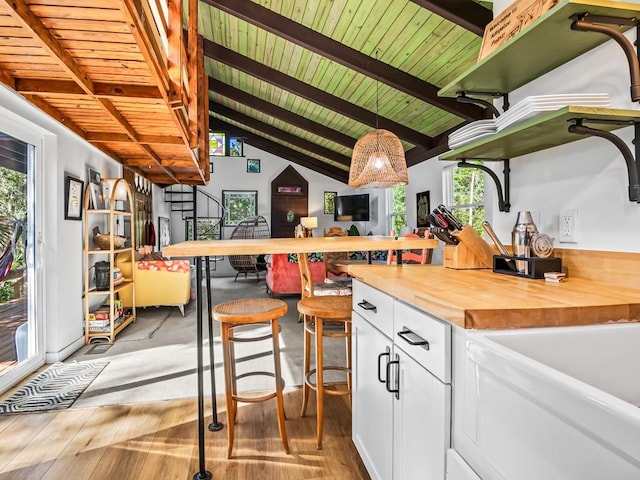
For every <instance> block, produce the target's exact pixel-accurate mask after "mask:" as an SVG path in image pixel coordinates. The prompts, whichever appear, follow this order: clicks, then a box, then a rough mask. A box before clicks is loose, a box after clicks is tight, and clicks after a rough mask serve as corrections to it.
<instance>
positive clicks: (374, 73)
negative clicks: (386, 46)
mask: <svg viewBox="0 0 640 480" xmlns="http://www.w3.org/2000/svg"><path fill="white" fill-rule="evenodd" d="M377 63H378V50H377V49H376V63H374V64H373V76H374V77H375V79H376V130H378V86H379V84H380V82H378V74H377V73H376V65H377Z"/></svg>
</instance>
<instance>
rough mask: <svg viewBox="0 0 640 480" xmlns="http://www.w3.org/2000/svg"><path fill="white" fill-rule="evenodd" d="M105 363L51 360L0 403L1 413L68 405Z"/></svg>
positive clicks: (71, 403)
mask: <svg viewBox="0 0 640 480" xmlns="http://www.w3.org/2000/svg"><path fill="white" fill-rule="evenodd" d="M108 363H109V362H87V363H77V362H73V363H61V362H59V363H54V364H53V365H51V366H50V367H49V368H47V369H46V370H44V371H43V372H41V373H39V374H38V375H37V376H36V377H34V378H32V379H31V380H29V381H28V382H27V383H26V384H25V385H24V386H22V387H20V388H19V389H18V390H17V391H16V392H14V393H13V394H12V395H11V396H10V397H8V398H7V399H6V400H4V401H3V402H1V403H0V414H2V413H33V412H45V411H49V410H63V409H65V408H69V407H70V406H71V405H73V402H75V401H76V399H77V398H78V397H79V396H80V395H81V394H82V392H84V390H85V389H86V388H87V387H88V386H89V384H91V382H92V381H93V380H94V379H95V378H96V377H97V376H98V374H99V373H100V372H102V370H103V369H104V368H105V367H106V366H107V365H108Z"/></svg>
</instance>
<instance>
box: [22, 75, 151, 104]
mask: <svg viewBox="0 0 640 480" xmlns="http://www.w3.org/2000/svg"><path fill="white" fill-rule="evenodd" d="M93 87H94V95H95V97H102V98H118V99H127V98H133V99H136V100H138V99H141V98H148V99H150V100H160V99H162V95H160V91H159V90H158V89H157V88H156V87H149V86H144V85H123V84H118V83H98V82H96V83H94V84H93ZM13 88H14V89H15V90H16V91H18V92H20V93H23V94H33V95H42V94H47V95H56V96H72V97H77V96H81V95H86V94H87V93H86V92H85V90H84V89H83V88H81V87H80V86H79V85H78V84H77V83H75V82H72V81H69V80H50V79H46V80H44V79H34V78H16V79H15V82H14V87H13Z"/></svg>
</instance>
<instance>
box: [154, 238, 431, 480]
mask: <svg viewBox="0 0 640 480" xmlns="http://www.w3.org/2000/svg"><path fill="white" fill-rule="evenodd" d="M438 245H439V242H438V240H435V239H429V238H409V237H395V236H383V235H366V236H346V237H318V238H315V237H307V238H256V239H249V238H247V239H228V240H187V241H184V242H180V243H176V244H173V245H168V246H166V247H163V249H162V255H163V256H164V257H168V258H172V259H173V258H183V257H191V258H193V259H194V261H195V267H196V268H195V270H196V285H197V288H196V309H197V315H196V319H197V320H196V342H197V357H198V358H197V382H198V472H196V473H195V474H194V477H193V478H194V480H207V479H210V478H212V475H211V472H209V471H208V470H207V469H206V459H205V413H204V358H203V354H204V348H203V340H204V339H203V331H204V328H203V313H202V312H203V307H204V299H203V292H202V290H203V285H202V283H203V282H202V280H203V278H202V270H203V267H204V269H205V290H206V307H207V312H208V331H209V339H208V340H209V362H210V367H209V370H210V379H211V396H212V409H213V416H212V422H211V423H210V424H209V426H208V428H209V430H210V431H219V430H221V429H222V428H223V425H222V423H221V422H219V420H218V414H217V406H216V390H215V369H214V366H215V362H214V356H213V328H212V327H213V316H212V312H211V309H212V305H211V270H210V257H211V256H224V255H266V254H275V253H314V252H354V251H362V252H371V251H377V250H382V251H385V250H395V251H396V252H397V259H398V260H397V266H392V265H390V266H389V268H398V267H401V266H402V251H403V250H411V249H423V248H437V247H438Z"/></svg>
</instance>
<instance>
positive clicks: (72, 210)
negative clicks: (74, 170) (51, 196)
mask: <svg viewBox="0 0 640 480" xmlns="http://www.w3.org/2000/svg"><path fill="white" fill-rule="evenodd" d="M83 197H84V182H83V181H82V180H80V179H79V178H75V177H72V176H71V175H65V176H64V218H65V220H82V205H83Z"/></svg>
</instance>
